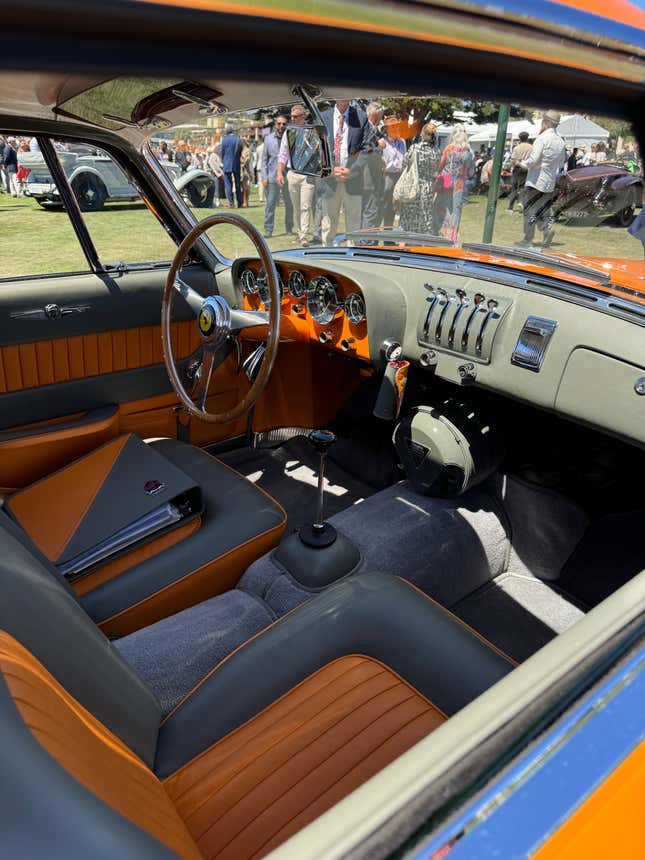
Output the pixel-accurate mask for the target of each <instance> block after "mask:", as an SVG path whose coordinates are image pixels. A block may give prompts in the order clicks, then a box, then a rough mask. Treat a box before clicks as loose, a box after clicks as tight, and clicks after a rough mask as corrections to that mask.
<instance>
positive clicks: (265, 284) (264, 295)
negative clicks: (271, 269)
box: [258, 269, 284, 308]
mask: <svg viewBox="0 0 645 860" xmlns="http://www.w3.org/2000/svg"><path fill="white" fill-rule="evenodd" d="M283 292H284V286H283V284H282V278H281V277H280V272H278V295H279V296H280V301H282V294H283ZM258 295H259V296H260V301H261V302H262V304H263V305H264V306H265V307H267V308H268V307H269V305H270V304H271V296H270V295H269V281H268V278H267V274H266V272H265V271H264V269H260V271H259V272H258Z"/></svg>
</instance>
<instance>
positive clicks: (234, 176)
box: [222, 125, 242, 209]
mask: <svg viewBox="0 0 645 860" xmlns="http://www.w3.org/2000/svg"><path fill="white" fill-rule="evenodd" d="M241 159H242V141H241V140H240V138H239V137H238V136H237V135H236V134H235V129H234V128H233V126H232V125H227V126H226V127H225V128H224V137H223V138H222V169H223V170H224V189H225V191H226V199H227V200H228V208H229V209H233V208H235V203H234V201H233V181H235V196H236V197H237V205H238V208H241V207H242V177H241Z"/></svg>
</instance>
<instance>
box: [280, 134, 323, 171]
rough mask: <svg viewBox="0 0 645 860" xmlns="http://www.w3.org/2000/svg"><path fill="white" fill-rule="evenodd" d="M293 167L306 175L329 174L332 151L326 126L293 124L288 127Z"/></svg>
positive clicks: (288, 140) (288, 141)
mask: <svg viewBox="0 0 645 860" xmlns="http://www.w3.org/2000/svg"><path fill="white" fill-rule="evenodd" d="M287 143H288V145H289V156H290V159H291V169H292V170H293V171H294V173H302V174H304V175H305V176H329V175H330V173H331V153H330V149H329V141H328V140H327V131H326V129H325V127H324V126H318V125H292V126H289V128H287Z"/></svg>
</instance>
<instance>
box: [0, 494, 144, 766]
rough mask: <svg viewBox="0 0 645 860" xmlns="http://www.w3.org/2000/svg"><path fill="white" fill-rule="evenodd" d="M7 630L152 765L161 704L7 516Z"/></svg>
mask: <svg viewBox="0 0 645 860" xmlns="http://www.w3.org/2000/svg"><path fill="white" fill-rule="evenodd" d="M0 630H3V631H6V632H7V633H9V634H10V635H11V636H12V637H14V638H15V639H16V640H17V641H18V642H19V643H21V644H22V645H23V646H24V647H25V648H26V649H27V650H28V651H29V652H30V653H31V654H32V655H33V656H34V657H36V658H37V660H39V661H40V662H41V663H42V664H43V666H44V667H45V668H46V669H47V670H48V671H49V672H50V673H51V674H52V676H53V677H54V678H55V679H56V680H57V681H58V682H59V683H60V684H61V685H62V686H63V687H64V688H65V690H67V692H68V693H70V694H71V695H72V696H73V697H74V699H76V700H77V701H78V702H79V703H80V704H81V705H82V706H83V707H84V708H86V709H87V710H88V711H89V712H90V713H91V714H92V715H93V716H94V717H96V719H98V720H100V722H101V723H102V724H103V725H104V726H105V727H106V728H107V729H109V730H110V731H111V732H113V733H114V734H115V735H116V736H117V737H118V738H120V739H121V740H122V741H123V742H124V743H125V744H126V745H127V746H128V747H129V748H130V749H131V750H132V751H133V752H135V753H136V754H137V755H138V756H139V757H140V758H141V759H142V760H143V761H144V762H146V763H147V764H148V765H152V763H153V761H154V755H155V748H156V744H157V735H158V731H159V723H160V720H161V708H160V705H159V703H158V701H157V699H156V698H155V696H154V695H153V693H152V692H151V690H149V689H148V687H147V686H146V685H145V684H144V683H143V682H142V681H141V680H140V678H139V677H138V676H137V675H136V674H135V672H134V671H133V670H132V669H131V668H130V667H129V666H128V664H127V663H126V662H125V661H124V660H123V658H122V657H121V656H120V654H119V653H118V652H117V650H116V648H115V647H114V646H113V645H112V643H111V642H110V641H109V640H108V639H107V638H106V637H105V636H104V635H103V633H101V632H100V631H99V630H98V628H97V627H96V625H95V624H94V622H93V621H92V620H91V619H90V618H89V616H88V615H87V614H86V613H85V611H84V610H83V609H82V607H81V606H80V604H79V603H78V601H77V600H76V598H75V597H74V595H73V593H72V591H71V589H69V587H67V584H66V583H64V582H63V581H62V579H61V578H60V577H59V575H58V574H57V573H56V572H55V571H53V570H51V569H50V568H48V567H47V566H46V564H45V563H44V562H43V560H42V559H41V558H40V554H39V553H38V552H37V551H35V549H34V548H33V546H32V545H31V544H30V541H29V539H28V538H27V537H26V535H25V534H24V532H22V530H21V529H20V528H19V527H18V526H17V525H16V524H15V523H13V522H12V521H11V519H10V518H9V517H8V516H7V514H6V513H5V512H4V511H3V510H0Z"/></svg>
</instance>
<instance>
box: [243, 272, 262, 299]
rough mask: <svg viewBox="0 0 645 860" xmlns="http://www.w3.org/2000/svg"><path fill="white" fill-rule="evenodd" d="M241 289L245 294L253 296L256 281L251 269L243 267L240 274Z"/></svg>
mask: <svg viewBox="0 0 645 860" xmlns="http://www.w3.org/2000/svg"><path fill="white" fill-rule="evenodd" d="M240 281H241V282H242V291H243V292H244V295H246V296H254V295H255V294H256V293H257V291H258V282H257V278H256V277H255V272H254V271H253V269H244V271H243V272H242V274H241V275H240Z"/></svg>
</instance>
